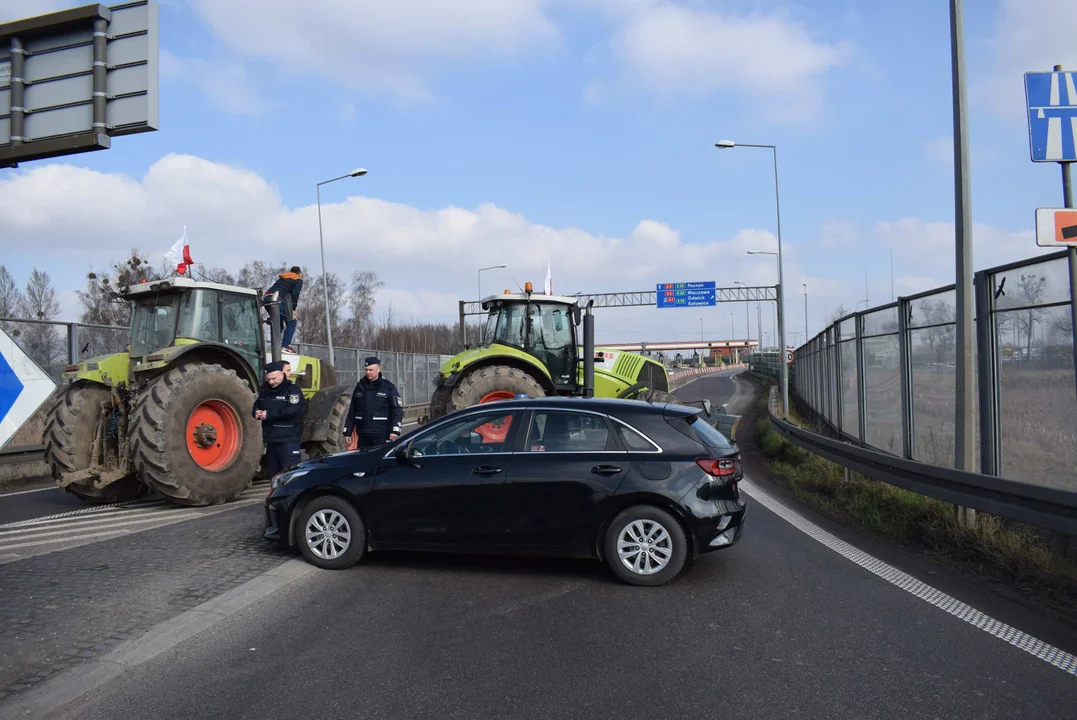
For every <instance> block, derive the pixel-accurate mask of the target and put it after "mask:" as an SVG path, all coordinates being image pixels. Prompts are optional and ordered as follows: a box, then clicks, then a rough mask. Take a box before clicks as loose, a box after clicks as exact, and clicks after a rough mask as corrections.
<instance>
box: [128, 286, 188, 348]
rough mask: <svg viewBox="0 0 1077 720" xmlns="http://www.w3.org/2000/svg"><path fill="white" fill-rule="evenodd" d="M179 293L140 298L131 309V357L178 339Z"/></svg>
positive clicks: (162, 346)
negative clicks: (177, 314)
mask: <svg viewBox="0 0 1077 720" xmlns="http://www.w3.org/2000/svg"><path fill="white" fill-rule="evenodd" d="M178 304H179V296H178V295H174V294H172V295H152V296H150V297H144V298H140V299H138V300H137V301H136V302H135V306H134V308H133V309H132V311H131V357H136V358H139V357H145V356H146V355H148V354H149V353H151V352H153V351H154V350H160V349H162V348H166V347H169V346H171V345H172V342H173V341H174V340H175V339H176V306H177V305H178Z"/></svg>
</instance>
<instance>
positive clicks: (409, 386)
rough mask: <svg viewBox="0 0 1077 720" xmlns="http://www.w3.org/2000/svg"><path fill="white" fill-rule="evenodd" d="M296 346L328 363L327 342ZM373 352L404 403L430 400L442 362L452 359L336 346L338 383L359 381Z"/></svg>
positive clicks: (303, 352) (334, 349)
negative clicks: (366, 361)
mask: <svg viewBox="0 0 1077 720" xmlns="http://www.w3.org/2000/svg"><path fill="white" fill-rule="evenodd" d="M296 349H297V350H298V351H299V352H300V354H302V355H309V356H311V357H316V358H318V359H319V360H322V361H324V362H329V346H328V345H308V344H304V343H296ZM370 355H374V356H376V357H377V358H378V359H379V360H381V372H382V374H383V375H384V376H385V377H386V378H388V379H389V380H391V381H392V383H393V384H394V385H396V387H397V389H398V390H399V391H400V394H401V396H402V397H403V400H404V404H405V405H409V404H418V403H428V402H430V397H431V396H432V395H433V394H434V380H436V379H437V377H438V371H439V370H440V369H441V364H442V363H443V362H445V360H447V359H448V358H449V356H448V355H421V354H417V353H398V352H385V351H384V350H362V349H355V348H339V347H334V348H333V356H334V359H335V360H336V364H335V366H334V367H335V368H336V371H337V380H338V382H340V383H348V384H353V383H357V382H359V378H360V377H361V376H362V368H363V359H364V358H366V357H368V356H370Z"/></svg>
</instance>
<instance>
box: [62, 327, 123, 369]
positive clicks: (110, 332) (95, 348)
mask: <svg viewBox="0 0 1077 720" xmlns="http://www.w3.org/2000/svg"><path fill="white" fill-rule="evenodd" d="M73 327H74V328H76V330H77V336H78V337H77V339H76V341H77V343H78V348H77V350H78V360H80V361H81V360H87V359H89V358H92V357H100V356H101V355H113V354H115V353H122V352H126V351H127V343H128V335H129V333H128V331H127V328H124V327H110V326H107V325H82V324H75V325H73Z"/></svg>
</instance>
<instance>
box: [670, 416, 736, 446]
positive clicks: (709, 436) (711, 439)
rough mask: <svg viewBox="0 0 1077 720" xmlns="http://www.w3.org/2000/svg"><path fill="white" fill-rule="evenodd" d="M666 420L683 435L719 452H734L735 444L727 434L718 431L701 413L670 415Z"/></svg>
mask: <svg viewBox="0 0 1077 720" xmlns="http://www.w3.org/2000/svg"><path fill="white" fill-rule="evenodd" d="M666 422H668V423H669V424H670V425H672V426H673V427H675V428H676V429H677V430H678V431H679V432H680V433H681V434H682V435H686V436H688V437H690V438H692V439H693V440H695V441H696V442H698V443H702V444H703V445H704V446H706V447H709V448H711V449H713V450H715V451H717V452H719V453H722V454H728V453H732V452H734V449H733V446H732V445H731V444H730V442H729V440H727V439H726V436H725V435H723V434H722V433H720V432H718V431H717V430H716V429H715V428H714V427H713V426H712V425H709V424H707V421H706V420H704V419H703V418H702V417H700V416H699V415H682V416H681V417H669V418H666Z"/></svg>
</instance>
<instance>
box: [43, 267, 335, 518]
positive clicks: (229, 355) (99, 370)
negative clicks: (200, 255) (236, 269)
mask: <svg viewBox="0 0 1077 720" xmlns="http://www.w3.org/2000/svg"><path fill="white" fill-rule="evenodd" d="M116 295H117V297H118V299H121V300H125V301H129V302H131V303H132V310H131V328H130V335H129V338H128V339H129V344H128V346H127V352H123V353H117V354H114V355H105V356H100V357H95V358H90V359H88V360H84V361H82V362H80V363H78V364H76V365H69V366H68V367H67V368H65V372H64V377H65V378H66V379H69V380H70V381H71V382H70V384H69V385H68V386H67V387H66V388H65V389H64V390H63V391H62V392H61V393H60V394H59V395H58V396H57V397H56V399H55V400H54V401H53V403H52V404H51V406H50V407H49V410H48V416H47V421H46V426H45V438H44V441H45V457H46V460H47V461H48V463H49V465H50V468H51V471H52V475H53V477H54V478H55V480H56V482H57V484H58V485H59V486H60V487H62V488H66V489H67V490H68V491H69V492H71V493H74V494H75V495H77V496H79V497H80V498H83V499H84V500H87V501H91V502H120V501H127V500H133V499H135V498H137V497H139V496H141V495H143V494H145V493H146V492H147V491H149V490H151V489H152V490H155V491H157V493H159V494H160V495H162V496H164V497H165V498H167V499H169V500H172V501H173V502H176V503H178V504H181V505H192V506H201V505H214V504H217V503H222V502H228V501H229V500H232V499H234V498H236V497H237V496H238V495H239V494H240V493H241V492H243V490H244V489H245V488H247V487H248V486H249V485H250V484H251V481H252V479H253V478H254V477H255V476H256V475H258V474H259V472H260V467H261V463H262V437H261V426H260V423H259V421H257V420H255V419H254V418H253V417H252V416H251V407H252V405H253V402H254V398H255V394H256V393H257V390H258V387H259V386H260V385H261V383H262V377H263V368H264V366H265V362H266V338H265V329H264V325H265V323H264V321H263V320H262V314H261V296H260V293H259V292H258V291H257V290H254V289H250V288H241V287H235V286H230V285H221V284H217V283H212V282H200V281H196V280H192V279H190V278H187V277H182V276H181V277H173V278H169V279H166V280H160V281H154V282H149V283H147V282H143V283H138V284H133V285H128V286H121V287H120V288H119V292H118V293H117V294H116ZM275 310H277V307H276V305H271V306H270V314H271V318H270V328H271V338H272V347H271V350H270V357H272V358H276V359H284V360H288V361H289V362H290V363H291V365H292V368H293V369H294V376H293V380H294V381H295V382H296V383H297V384H298V385H299V386H300V388H302V390H303V395H304V396H305V398H306V403H305V411H304V416H303V442H302V445H303V448H304V449H305V450H306V452H307V453H308V454H309V455H310V456H311V457H319V456H322V455H327V454H329V453H333V452H337V451H339V450H344V449H346V448H345V447H344V443H345V440H344V438H343V425H344V419H345V415H346V414H347V411H348V404H349V402H350V395H351V390H352V386H351V385H338V384H336V373H335V372H334V370H333V368H332V367H330V366H329V365H328V364H325V363H322V362H321V361H320V360H318V359H317V358H312V357H305V356H302V355H292V354H284V355H283V357H282V356H281V349H280V341H279V329H280V327H279V322H277V318H278V317H279V315H277V314H276V312H274V311H275Z"/></svg>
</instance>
